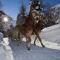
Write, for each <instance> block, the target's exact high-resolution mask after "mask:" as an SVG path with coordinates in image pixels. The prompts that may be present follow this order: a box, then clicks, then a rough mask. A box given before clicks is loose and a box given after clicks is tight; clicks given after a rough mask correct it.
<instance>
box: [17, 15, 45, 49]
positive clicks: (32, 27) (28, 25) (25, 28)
mask: <svg viewBox="0 0 60 60" xmlns="http://www.w3.org/2000/svg"><path fill="white" fill-rule="evenodd" d="M41 23H42V21H39V22H38V23H37V24H35V22H34V20H33V19H32V16H30V15H29V16H27V17H26V18H25V23H24V24H22V25H16V28H17V29H18V30H19V34H18V36H19V37H20V36H21V34H22V35H24V36H25V37H26V43H27V45H26V46H27V49H28V50H30V46H31V36H32V33H34V34H35V35H36V36H37V38H38V39H39V41H40V42H41V45H42V47H45V46H44V45H43V43H42V40H41V38H40V36H39V31H41V28H42V24H41ZM39 24H40V26H39Z"/></svg>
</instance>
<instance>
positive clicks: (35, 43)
mask: <svg viewBox="0 0 60 60" xmlns="http://www.w3.org/2000/svg"><path fill="white" fill-rule="evenodd" d="M36 40H37V36H36V37H35V40H34V45H36V43H35V42H36Z"/></svg>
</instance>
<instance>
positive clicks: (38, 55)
mask: <svg viewBox="0 0 60 60" xmlns="http://www.w3.org/2000/svg"><path fill="white" fill-rule="evenodd" d="M40 35H41V38H42V41H43V43H44V45H45V46H46V48H42V47H41V45H40V42H39V40H37V41H36V46H34V45H33V40H34V36H32V46H31V50H30V51H27V50H26V46H25V44H26V43H25V42H22V43H21V44H20V45H19V46H17V45H16V42H10V43H9V40H8V38H4V39H3V42H2V44H0V60H60V25H59V24H58V25H55V26H52V27H48V28H45V29H43V30H42V32H41V34H40ZM23 40H25V38H23Z"/></svg>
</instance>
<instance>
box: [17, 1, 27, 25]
mask: <svg viewBox="0 0 60 60" xmlns="http://www.w3.org/2000/svg"><path fill="white" fill-rule="evenodd" d="M25 15H26V8H25V5H24V1H23V0H22V5H21V9H20V11H19V14H18V16H17V21H16V24H20V25H21V24H23V23H24V16H25Z"/></svg>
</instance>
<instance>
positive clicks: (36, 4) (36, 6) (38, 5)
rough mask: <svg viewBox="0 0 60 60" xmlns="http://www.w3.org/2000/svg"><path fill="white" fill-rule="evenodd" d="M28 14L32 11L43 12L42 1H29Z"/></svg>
mask: <svg viewBox="0 0 60 60" xmlns="http://www.w3.org/2000/svg"><path fill="white" fill-rule="evenodd" d="M30 2H31V5H30V12H32V11H33V10H35V11H39V12H42V11H43V1H42V0H30Z"/></svg>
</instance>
